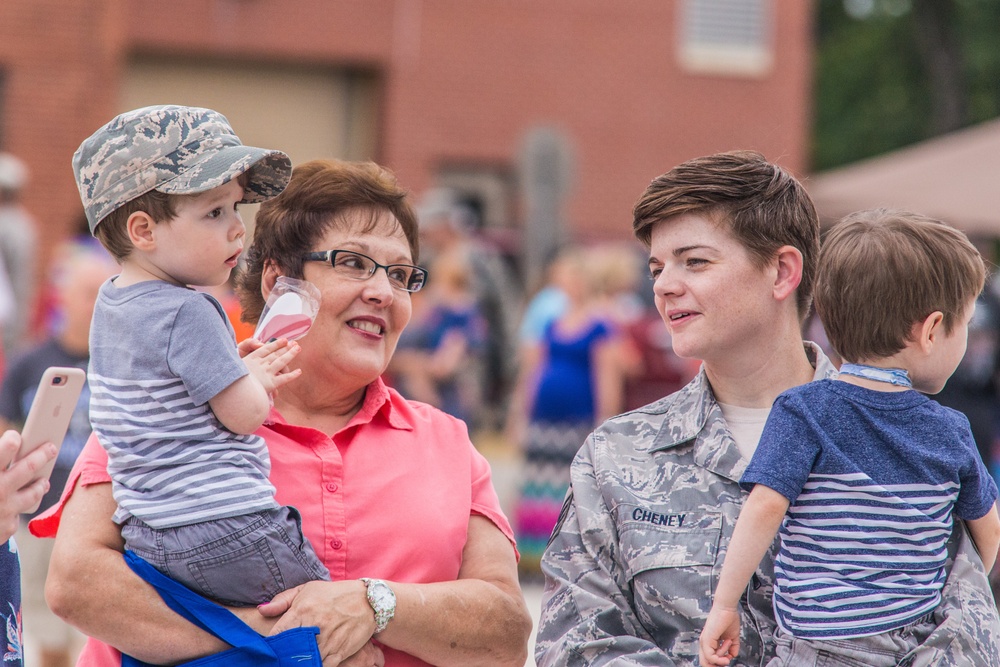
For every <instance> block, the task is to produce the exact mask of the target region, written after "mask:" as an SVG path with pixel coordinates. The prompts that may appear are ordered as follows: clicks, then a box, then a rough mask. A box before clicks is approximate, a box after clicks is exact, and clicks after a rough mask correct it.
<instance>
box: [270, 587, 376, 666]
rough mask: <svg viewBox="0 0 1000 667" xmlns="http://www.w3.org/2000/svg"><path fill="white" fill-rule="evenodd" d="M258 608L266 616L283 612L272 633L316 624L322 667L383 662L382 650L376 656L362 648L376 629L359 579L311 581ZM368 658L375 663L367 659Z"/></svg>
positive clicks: (366, 596) (364, 590)
mask: <svg viewBox="0 0 1000 667" xmlns="http://www.w3.org/2000/svg"><path fill="white" fill-rule="evenodd" d="M257 609H258V610H259V611H260V613H261V614H263V615H264V616H266V617H274V616H278V615H282V614H283V615H282V616H281V619H280V620H278V622H277V623H275V624H274V627H273V628H272V629H271V634H272V635H275V634H278V633H279V632H282V631H284V630H288V629H289V628H297V627H300V626H304V625H315V626H318V627H319V630H320V633H319V636H318V637H317V638H316V641H317V643H318V644H319V651H320V655H322V656H323V665H324V667H336V666H337V665H341V664H345V665H350V666H351V667H354V665H355V664H357V665H370V664H374V665H382V664H384V662H379V661H378V660H381V653H382V652H381V651H378V649H375V650H376V651H377V652H378V655H375V654H374V653H373V652H372V651H370V650H366V649H365V648H364V647H365V645H366V644H369V640H370V639H371V637H372V634H374V632H375V613H374V612H373V611H372V608H371V605H369V604H368V595H367V591H366V589H365V585H364V583H362V582H361V581H357V580H353V581H334V582H330V581H311V582H309V583H307V584H302V585H301V586H297V587H295V588H290V589H288V590H287V591H283V592H281V593H279V594H278V595H276V596H275V597H274V599H273V600H271V601H270V602H269V603H267V604H264V605H261V606H259V607H258V608H257ZM373 648H374V647H373ZM359 652H360V656H359V655H358V654H359ZM369 658H370V659H371V660H374V662H368V660H369ZM351 661H357V662H351Z"/></svg>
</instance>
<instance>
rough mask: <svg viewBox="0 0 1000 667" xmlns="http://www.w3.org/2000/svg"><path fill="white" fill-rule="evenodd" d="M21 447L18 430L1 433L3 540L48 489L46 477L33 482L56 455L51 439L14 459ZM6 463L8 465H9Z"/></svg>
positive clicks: (0, 531)
mask: <svg viewBox="0 0 1000 667" xmlns="http://www.w3.org/2000/svg"><path fill="white" fill-rule="evenodd" d="M20 446H21V436H20V434H18V432H17V431H6V432H4V434H3V435H0V541H2V542H6V541H7V540H9V539H10V536H11V535H13V534H14V533H15V532H17V524H18V517H19V516H20V515H21V513H22V512H27V511H30V510H31V509H32V508H33V507H35V506H36V505H37V504H38V503H39V502H40V501H41V500H42V496H43V495H45V492H46V491H48V490H49V481H48V480H47V479H36V480H35V481H32V478H33V477H34V476H35V473H36V472H38V470H39V469H41V467H42V466H44V465H45V464H46V463H48V462H49V461H51V460H52V459H54V458H55V457H56V453H57V452H58V450H57V449H56V446H55V445H53V444H52V443H51V442H49V443H46V444H44V445H42V446H41V447H38V448H36V449H34V450H33V451H32V452H31V453H30V454H28V455H26V456H25V457H24V458H22V459H21V460H20V461H16V462H15V461H14V457H16V456H17V450H18V448H20ZM8 466H10V467H9V468H8Z"/></svg>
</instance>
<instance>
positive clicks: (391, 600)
mask: <svg viewBox="0 0 1000 667" xmlns="http://www.w3.org/2000/svg"><path fill="white" fill-rule="evenodd" d="M361 581H362V582H364V584H365V587H366V588H367V589H368V592H367V597H368V604H370V605H371V607H372V611H373V612H375V634H378V633H380V632H382V631H383V630H385V627H386V626H387V625H389V621H391V620H392V617H393V616H395V615H396V594H395V593H394V592H393V590H392V589H391V588H390V587H389V584H387V583H385V582H384V581H382V580H381V579H369V578H368V577H362V578H361Z"/></svg>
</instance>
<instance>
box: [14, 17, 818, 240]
mask: <svg viewBox="0 0 1000 667" xmlns="http://www.w3.org/2000/svg"><path fill="white" fill-rule="evenodd" d="M676 6H677V3H676V2H668V1H665V0H628V1H626V2H608V1H607V0H504V1H503V2H497V1H496V0H336V1H334V0H252V1H251V0H171V1H170V2H163V1H162V0H3V1H2V2H0V67H2V68H3V69H4V70H5V71H6V72H7V86H6V98H5V99H6V103H5V106H4V109H3V118H2V123H3V127H2V129H3V137H4V138H5V139H4V141H5V143H4V145H3V146H2V148H3V149H6V150H10V151H13V152H15V153H17V154H19V155H21V156H22V157H24V158H25V159H26V160H27V161H28V164H29V165H30V166H31V168H32V171H33V172H34V176H35V180H34V182H33V183H32V185H31V187H30V189H29V191H28V196H27V204H28V206H29V207H30V208H31V210H32V211H33V212H34V213H35V214H36V215H37V216H38V217H39V218H40V219H41V222H42V225H43V227H44V229H43V237H45V238H47V239H49V240H52V239H54V238H57V237H58V236H61V235H62V234H63V233H65V231H66V230H67V229H69V227H70V225H72V224H73V222H74V221H75V218H76V215H77V212H78V211H79V203H78V201H77V199H76V192H75V187H74V185H73V180H72V175H71V173H70V166H69V164H70V163H69V160H70V157H71V155H72V152H73V150H75V148H76V146H77V145H78V144H79V142H80V141H81V140H82V139H83V138H85V137H86V136H87V135H88V134H89V133H90V132H92V131H93V130H94V129H96V128H97V127H98V126H99V125H100V124H101V123H103V122H105V121H107V120H108V119H109V118H110V116H111V115H112V113H113V112H114V111H115V110H116V109H117V103H116V102H117V94H118V87H117V82H118V78H119V74H120V72H121V68H122V67H123V66H124V65H125V63H126V61H127V58H128V55H129V54H130V53H133V52H141V53H147V54H150V53H151V54H162V55H163V56H164V57H176V56H184V57H212V58H234V59H239V60H240V61H241V62H251V63H252V62H253V61H254V60H260V61H265V60H268V61H273V60H278V61H283V62H289V63H314V64H316V65H317V66H322V67H331V66H339V65H351V66H363V67H366V68H369V69H373V70H375V71H378V72H380V73H381V76H382V77H383V80H384V82H385V83H384V86H385V87H384V95H383V100H384V108H383V109H382V112H381V119H380V122H381V136H380V141H379V145H380V154H379V155H378V156H377V159H379V160H380V161H382V162H384V163H385V164H387V165H388V166H390V167H391V168H393V169H394V170H395V171H396V172H397V174H398V175H399V177H400V180H401V181H402V182H403V183H404V184H405V185H406V186H408V187H410V188H411V189H413V190H414V191H418V192H419V191H420V190H422V189H423V188H425V187H427V186H429V185H431V183H432V178H433V175H434V172H435V169H437V168H438V166H439V165H441V164H442V163H456V162H466V163H482V164H491V165H498V166H501V167H507V168H510V167H513V166H514V165H515V164H516V160H517V154H518V150H519V147H520V142H521V140H522V138H523V136H524V133H525V131H526V130H527V129H528V128H529V127H530V126H531V125H532V124H535V123H540V122H542V123H551V124H555V125H558V126H560V127H561V128H563V130H564V132H565V133H566V134H567V135H568V136H569V137H571V139H572V141H573V142H574V145H575V153H576V157H577V169H576V178H575V186H574V189H573V193H572V196H571V199H570V200H569V204H568V209H567V212H568V217H569V219H570V224H571V225H572V226H573V227H574V228H575V229H576V230H578V231H579V232H580V233H581V234H586V235H591V236H593V235H612V236H622V235H625V234H627V230H628V228H629V227H628V221H629V219H630V217H629V216H630V211H631V207H632V203H633V202H634V200H635V198H636V196H637V195H638V194H639V193H640V192H641V191H642V189H643V188H644V187H645V185H646V184H647V183H648V182H649V180H650V179H651V178H653V177H654V176H656V175H658V174H660V173H662V172H663V171H665V170H667V169H669V168H670V167H671V166H673V165H674V164H676V163H677V162H680V161H682V160H684V159H687V158H690V157H694V156H697V155H701V154H705V153H710V152H714V151H718V150H724V149H730V148H738V147H739V148H755V149H758V150H761V151H762V152H763V153H765V154H766V155H767V156H768V157H770V158H772V159H777V160H779V161H780V162H781V163H782V164H784V165H785V166H787V167H790V168H791V169H792V170H794V171H796V172H798V173H801V172H802V171H803V170H804V169H805V168H806V166H807V145H808V132H809V127H808V119H809V95H810V80H811V74H810V73H811V65H812V64H811V30H812V25H811V22H812V5H811V3H806V2H801V0H775V3H774V14H775V21H776V28H775V29H776V34H775V39H774V42H775V56H776V57H775V67H774V68H773V70H772V71H771V72H770V73H768V74H767V75H766V76H764V77H763V78H760V79H747V78H732V77H718V76H700V75H693V74H690V73H686V72H684V71H682V69H681V68H680V67H679V65H678V60H677V55H676V28H675V16H674V10H675V7H676Z"/></svg>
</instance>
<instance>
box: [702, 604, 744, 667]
mask: <svg viewBox="0 0 1000 667" xmlns="http://www.w3.org/2000/svg"><path fill="white" fill-rule="evenodd" d="M698 643H699V645H700V647H701V655H700V658H701V667H715V665H728V664H729V663H730V661H731V660H732V659H733V658H735V657H736V656H738V655H739V654H740V612H739V610H738V609H723V608H720V607H714V606H713V607H712V611H711V613H709V615H708V620H706V621H705V628H704V629H703V630H702V631H701V638H700V639H699V640H698Z"/></svg>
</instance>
